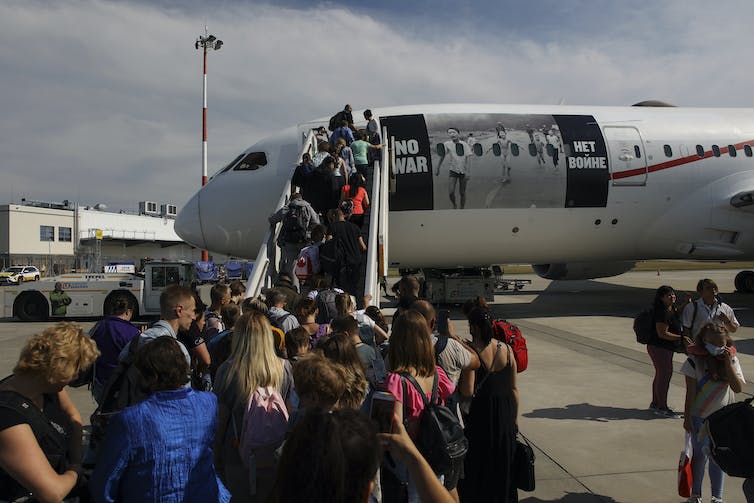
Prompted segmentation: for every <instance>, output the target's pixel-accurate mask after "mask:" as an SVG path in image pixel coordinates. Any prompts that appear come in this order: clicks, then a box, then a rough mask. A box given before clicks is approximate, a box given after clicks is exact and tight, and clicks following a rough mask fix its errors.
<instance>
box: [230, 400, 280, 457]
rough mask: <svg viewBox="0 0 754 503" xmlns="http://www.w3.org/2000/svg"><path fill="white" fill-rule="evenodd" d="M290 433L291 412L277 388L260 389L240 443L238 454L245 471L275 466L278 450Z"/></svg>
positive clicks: (248, 406)
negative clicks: (252, 468) (286, 434)
mask: <svg viewBox="0 0 754 503" xmlns="http://www.w3.org/2000/svg"><path fill="white" fill-rule="evenodd" d="M287 430H288V409H286V408H285V402H284V401H283V397H282V396H280V393H279V392H278V391H277V390H276V389H275V388H273V387H271V386H267V387H260V388H257V390H256V391H254V393H252V394H251V397H249V401H248V402H247V403H246V411H245V412H244V415H243V424H242V425H241V436H240V437H239V439H238V453H239V454H240V455H241V461H242V462H243V464H244V466H245V467H247V468H248V467H251V466H257V467H269V466H273V465H274V464H275V450H276V449H277V448H278V447H280V445H281V444H282V443H283V440H284V439H285V433H286V431H287Z"/></svg>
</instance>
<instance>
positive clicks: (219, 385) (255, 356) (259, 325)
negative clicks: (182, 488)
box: [214, 311, 293, 502]
mask: <svg viewBox="0 0 754 503" xmlns="http://www.w3.org/2000/svg"><path fill="white" fill-rule="evenodd" d="M292 383H293V378H292V376H291V367H290V363H288V362H287V361H286V360H284V359H282V358H280V357H279V356H278V355H277V354H276V352H275V343H274V338H273V335H272V327H271V325H270V322H269V321H268V319H267V317H266V316H265V315H264V314H262V313H260V312H257V311H250V312H247V313H245V314H244V315H243V316H241V318H239V320H238V321H237V322H236V324H235V326H234V328H233V342H232V346H231V353H230V357H228V359H227V360H226V361H225V363H223V364H222V365H221V366H220V368H218V369H217V374H216V384H215V389H214V393H215V394H216V395H217V398H218V431H217V436H216V437H215V458H216V465H217V471H218V474H219V475H220V477H221V479H222V480H223V482H224V483H225V485H226V486H227V487H228V489H229V490H230V492H231V493H232V494H233V499H232V501H233V502H246V501H266V500H267V497H268V496H269V494H270V491H271V488H272V483H273V481H274V476H275V471H274V467H273V466H260V465H259V464H257V467H256V475H255V477H256V480H255V481H254V482H255V483H254V484H251V483H250V482H251V481H250V474H249V468H248V467H247V466H246V465H245V464H244V462H243V461H242V460H241V456H240V454H239V450H238V443H239V439H240V436H241V429H242V425H243V420H244V414H245V412H246V408H247V404H248V402H249V399H250V398H251V396H252V394H253V393H254V392H255V391H257V390H258V389H259V388H265V387H272V388H274V389H276V390H278V392H279V393H280V395H281V397H282V398H283V399H284V400H285V401H286V403H288V398H289V395H290V391H291V385H292ZM280 440H281V441H282V438H281V439H280Z"/></svg>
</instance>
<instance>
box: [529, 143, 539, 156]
mask: <svg viewBox="0 0 754 503" xmlns="http://www.w3.org/2000/svg"><path fill="white" fill-rule="evenodd" d="M529 155H530V156H532V157H537V146H536V145H535V144H533V143H530V144H529Z"/></svg>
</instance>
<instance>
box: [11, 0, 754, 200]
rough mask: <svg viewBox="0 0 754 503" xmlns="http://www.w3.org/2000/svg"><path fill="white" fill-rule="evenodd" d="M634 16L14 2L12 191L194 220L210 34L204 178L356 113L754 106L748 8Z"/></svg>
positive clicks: (588, 6)
mask: <svg viewBox="0 0 754 503" xmlns="http://www.w3.org/2000/svg"><path fill="white" fill-rule="evenodd" d="M625 4H626V5H623V4H621V5H618V4H616V5H608V6H605V5H604V2H594V1H586V0H582V1H580V2H574V3H569V4H568V5H567V6H565V5H562V2H544V3H542V4H541V5H540V4H538V5H537V6H534V7H529V8H525V7H521V6H520V5H519V4H518V3H511V4H510V5H507V4H503V6H500V5H499V4H498V2H491V1H482V2H479V3H478V4H475V5H473V6H472V7H469V6H466V7H464V8H463V9H461V10H457V11H454V10H453V9H452V8H451V6H452V5H454V3H451V2H445V1H442V2H437V3H428V2H424V3H419V4H417V6H416V8H415V9H414V10H412V9H411V8H409V7H407V8H406V9H405V12H403V11H399V10H398V5H397V4H393V8H391V9H388V10H384V11H381V10H378V9H377V8H371V7H358V8H356V9H355V10H354V9H352V8H349V7H348V6H346V5H345V4H338V3H328V4H322V5H315V6H313V7H309V4H307V5H306V6H302V5H300V4H297V3H295V2H289V3H288V4H287V7H276V6H272V5H263V4H248V3H239V2H230V1H228V2H223V3H221V4H220V7H221V8H218V5H217V4H213V5H205V3H200V2H195V3H190V4H181V3H178V2H166V3H163V4H160V5H158V6H154V5H152V4H151V3H127V2H117V3H115V2H107V1H103V0H70V1H67V2H55V3H52V2H47V1H41V0H25V1H21V0H10V1H6V2H4V3H3V4H2V5H0V30H2V33H3V35H4V41H5V43H4V44H3V45H2V46H0V66H1V67H2V68H3V72H2V73H0V89H2V96H3V102H4V107H3V114H2V116H1V117H0V152H2V153H3V157H2V160H1V161H0V162H1V163H2V170H0V185H2V186H3V187H7V186H9V185H12V186H13V191H14V192H15V196H14V197H15V199H16V200H18V199H19V198H20V197H19V195H21V194H23V195H24V196H26V197H28V198H33V199H53V200H62V199H77V198H78V199H80V200H81V201H82V202H104V203H106V204H108V206H109V207H110V208H119V207H135V206H136V203H137V201H139V200H145V199H147V200H155V201H170V202H174V203H176V204H179V205H181V204H183V203H184V202H185V201H186V200H187V199H188V197H189V196H190V195H191V194H192V193H193V192H194V191H195V190H196V188H197V186H198V184H199V180H200V173H201V55H200V53H199V52H198V51H196V50H195V49H194V48H193V42H194V40H195V39H196V37H197V35H199V34H200V33H202V31H203V25H204V22H205V20H206V22H207V23H208V25H209V28H210V32H211V33H215V34H216V35H217V36H218V37H219V38H221V39H223V40H224V41H225V45H224V46H223V48H222V50H221V51H218V52H214V53H211V54H210V55H209V56H208V68H209V70H208V72H209V76H208V101H209V171H210V173H211V172H213V171H214V170H215V169H217V168H219V167H221V166H222V165H223V164H224V163H226V162H227V161H229V160H230V159H232V158H233V157H235V156H236V155H237V154H238V153H239V152H240V151H241V150H243V149H245V148H246V147H248V146H250V145H251V144H253V143H254V142H255V141H257V140H259V139H261V138H262V137H264V136H265V135H266V134H267V133H268V132H273V131H275V130H278V129H281V128H283V127H286V126H288V125H291V124H296V123H300V122H304V121H307V120H309V119H311V118H314V117H323V116H329V115H331V114H333V113H334V112H335V111H337V110H339V109H341V108H342V106H343V105H344V104H345V103H346V102H348V103H351V104H352V105H353V106H354V108H355V109H357V110H358V109H361V108H367V107H371V108H378V107H379V106H388V105H400V104H413V103H433V102H437V103H447V102H477V103H479V102H483V103H539V104H556V103H558V102H559V101H560V100H561V99H565V101H566V103H568V104H593V105H628V104H631V103H633V102H636V101H640V100H643V99H649V98H657V99H662V100H666V101H670V102H673V103H676V104H678V105H683V106H750V105H751V102H752V97H751V96H750V93H749V90H750V89H751V88H752V84H754V82H753V80H754V76H752V75H751V74H750V72H749V71H748V68H747V63H746V61H747V60H748V56H749V55H748V52H747V46H746V44H745V43H742V41H746V40H748V36H749V34H748V31H749V26H748V22H747V19H750V18H751V17H752V14H754V12H752V11H753V10H754V6H751V5H749V4H745V3H742V2H737V3H731V4H725V5H726V6H727V9H728V13H727V15H722V14H721V15H716V16H708V15H707V13H708V8H707V7H708V5H707V4H703V3H701V2H680V1H678V0H676V1H668V2H661V3H656V2H654V3H650V2H640V3H639V4H635V3H628V2H626V3H625ZM422 5H424V8H421V6H422ZM637 5H638V6H637ZM433 6H434V7H433ZM723 14H725V13H723ZM9 192H10V190H9V189H5V190H4V191H3V194H2V197H3V198H5V197H10V195H9Z"/></svg>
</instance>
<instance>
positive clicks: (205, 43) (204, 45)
mask: <svg viewBox="0 0 754 503" xmlns="http://www.w3.org/2000/svg"><path fill="white" fill-rule="evenodd" d="M222 46H223V41H222V40H218V39H217V37H215V36H214V35H209V34H207V26H206V25H205V26H204V36H201V35H200V36H199V38H198V39H196V42H194V48H195V49H197V50H198V49H199V48H201V49H202V53H203V64H204V65H203V69H204V71H203V73H202V75H203V77H202V186H204V185H206V184H207V49H212V50H215V51H219V50H220V48H221V47H222ZM208 259H209V254H208V253H207V250H202V260H203V261H205V262H206V261H207V260H208Z"/></svg>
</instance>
